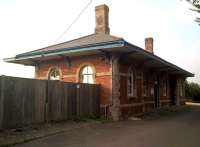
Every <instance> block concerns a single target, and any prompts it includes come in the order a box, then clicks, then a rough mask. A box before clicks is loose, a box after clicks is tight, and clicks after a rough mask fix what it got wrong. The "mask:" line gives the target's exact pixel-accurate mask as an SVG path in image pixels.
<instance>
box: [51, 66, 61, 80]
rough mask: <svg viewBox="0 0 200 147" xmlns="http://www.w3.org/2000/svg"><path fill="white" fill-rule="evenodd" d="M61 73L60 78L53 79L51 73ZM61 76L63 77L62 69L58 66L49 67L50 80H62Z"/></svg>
mask: <svg viewBox="0 0 200 147" xmlns="http://www.w3.org/2000/svg"><path fill="white" fill-rule="evenodd" d="M53 72H54V73H59V78H58V79H56V78H55V79H51V74H52V73H53ZM61 77H62V72H61V69H60V68H58V67H51V68H50V69H49V72H48V80H52V81H60V80H61Z"/></svg>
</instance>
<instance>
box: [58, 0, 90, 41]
mask: <svg viewBox="0 0 200 147" xmlns="http://www.w3.org/2000/svg"><path fill="white" fill-rule="evenodd" d="M91 3H92V0H90V1H89V2H88V4H87V5H86V6H85V7H84V8H83V10H82V11H81V12H80V13H79V14H78V16H77V17H76V18H75V19H74V20H73V21H72V23H71V24H70V25H69V26H68V27H67V29H66V30H65V31H64V32H63V33H62V34H61V35H60V36H59V37H58V38H57V39H56V40H55V43H56V42H57V41H58V40H60V39H61V38H62V37H63V36H64V35H65V34H66V33H67V32H68V31H69V29H70V28H71V27H72V26H73V24H75V23H76V21H77V20H78V19H79V18H80V17H81V15H82V14H83V13H84V12H85V10H86V9H87V8H88V7H89V5H90V4H91Z"/></svg>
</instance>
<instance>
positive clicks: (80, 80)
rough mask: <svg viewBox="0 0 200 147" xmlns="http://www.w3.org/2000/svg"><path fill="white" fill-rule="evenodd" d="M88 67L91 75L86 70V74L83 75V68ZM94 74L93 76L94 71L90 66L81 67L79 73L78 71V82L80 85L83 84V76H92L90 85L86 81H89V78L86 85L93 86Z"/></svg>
mask: <svg viewBox="0 0 200 147" xmlns="http://www.w3.org/2000/svg"><path fill="white" fill-rule="evenodd" d="M88 67H90V68H91V70H92V73H88V69H87V73H84V74H83V71H84V69H85V68H88ZM94 74H95V71H94V69H93V67H92V66H91V65H84V66H82V67H81V69H80V71H79V82H80V83H85V82H83V80H84V76H88V77H89V76H92V83H90V82H89V81H88V80H89V78H88V77H87V82H86V83H87V84H95V78H94Z"/></svg>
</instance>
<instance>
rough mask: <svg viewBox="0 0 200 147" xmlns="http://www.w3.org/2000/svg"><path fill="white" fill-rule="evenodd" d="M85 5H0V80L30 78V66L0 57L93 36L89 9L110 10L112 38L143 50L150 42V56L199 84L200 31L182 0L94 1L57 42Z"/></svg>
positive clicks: (57, 0)
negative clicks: (101, 7) (191, 75)
mask: <svg viewBox="0 0 200 147" xmlns="http://www.w3.org/2000/svg"><path fill="white" fill-rule="evenodd" d="M89 1H90V0H0V51H1V52H0V67H1V68H0V75H8V76H17V77H26V78H33V77H34V68H33V67H30V66H24V65H18V64H11V63H5V62H3V58H8V57H14V56H15V55H16V54H19V53H23V52H27V51H31V50H34V49H38V48H42V47H45V46H49V45H53V44H55V43H60V42H64V41H68V40H71V39H75V38H78V37H81V36H84V35H88V34H92V33H94V28H95V13H94V8H95V6H96V5H99V4H106V5H108V6H109V9H110V13H109V14H110V15H109V23H110V30H111V34H112V35H115V36H119V37H123V38H124V39H125V40H126V41H128V42H131V43H132V44H135V45H137V46H140V47H142V48H144V39H145V38H146V37H153V38H154V53H155V54H156V55H158V56H160V57H161V58H163V59H165V60H167V61H169V62H172V63H174V64H176V65H178V66H180V67H182V68H184V69H186V70H188V71H190V72H192V73H194V74H195V77H194V78H189V79H188V80H189V81H194V82H198V83H200V57H199V55H200V26H198V25H197V24H196V23H195V22H194V19H195V17H196V16H197V14H196V13H194V12H192V11H190V10H189V8H190V5H188V4H187V3H186V2H184V0H182V1H181V0H167V1H163V0H131V1H130V0H123V1H122V0H121V1H113V0H93V1H92V3H91V4H90V5H89V7H88V8H87V9H86V11H85V12H84V13H83V15H81V17H80V18H79V19H78V21H77V22H76V23H75V24H74V25H73V26H72V27H71V29H70V30H69V31H68V32H67V33H66V34H65V35H64V36H63V37H62V38H61V39H60V40H58V41H56V40H57V38H58V37H59V36H60V35H61V34H62V33H63V32H64V31H65V30H66V29H67V27H68V26H69V25H70V24H71V23H72V21H73V20H74V19H75V18H76V17H77V15H78V14H79V13H80V12H81V10H82V9H83V8H84V7H85V6H86V4H87V3H88V2H89Z"/></svg>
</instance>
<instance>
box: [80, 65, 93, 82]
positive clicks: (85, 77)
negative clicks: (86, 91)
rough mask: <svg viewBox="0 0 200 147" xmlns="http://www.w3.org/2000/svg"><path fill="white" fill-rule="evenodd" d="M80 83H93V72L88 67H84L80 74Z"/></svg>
mask: <svg viewBox="0 0 200 147" xmlns="http://www.w3.org/2000/svg"><path fill="white" fill-rule="evenodd" d="M81 77H82V81H81V82H82V83H94V79H93V70H92V67H90V66H85V67H84V68H83V69H82V72H81Z"/></svg>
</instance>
